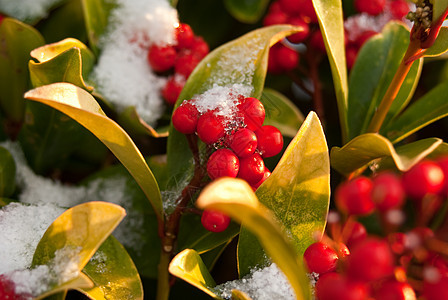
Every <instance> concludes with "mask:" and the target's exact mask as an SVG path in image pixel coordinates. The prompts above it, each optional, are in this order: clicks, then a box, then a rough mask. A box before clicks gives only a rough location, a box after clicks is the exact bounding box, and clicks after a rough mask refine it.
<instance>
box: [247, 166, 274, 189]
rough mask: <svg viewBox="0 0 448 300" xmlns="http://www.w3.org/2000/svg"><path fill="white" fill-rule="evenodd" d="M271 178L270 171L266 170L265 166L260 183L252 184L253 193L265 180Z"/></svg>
mask: <svg viewBox="0 0 448 300" xmlns="http://www.w3.org/2000/svg"><path fill="white" fill-rule="evenodd" d="M269 176H271V171H269V170H268V168H266V166H265V167H264V174H263V178H261V180H260V181H258V182H257V183H255V184H252V185H251V187H252V189H253V190H254V191H256V190H257V189H258V188H259V187H260V185H261V184H262V183H263V182H265V180H266V179H268V177H269Z"/></svg>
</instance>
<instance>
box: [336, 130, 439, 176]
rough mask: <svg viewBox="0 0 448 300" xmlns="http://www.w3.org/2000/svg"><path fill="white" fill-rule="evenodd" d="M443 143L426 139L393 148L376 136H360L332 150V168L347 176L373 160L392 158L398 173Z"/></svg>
mask: <svg viewBox="0 0 448 300" xmlns="http://www.w3.org/2000/svg"><path fill="white" fill-rule="evenodd" d="M441 143H442V140H441V139H437V138H429V139H424V140H419V141H416V142H413V143H409V144H407V145H405V146H402V147H400V151H398V148H397V149H395V148H394V146H393V145H392V143H391V142H390V141H389V140H388V139H386V138H385V137H383V136H381V135H379V134H376V133H366V134H363V135H360V136H358V137H356V138H354V139H353V140H351V141H350V142H348V143H347V144H345V145H344V147H342V148H339V147H333V148H332V149H331V153H330V157H331V166H332V167H333V168H334V169H335V170H336V171H338V172H339V173H341V174H344V175H348V174H350V173H351V172H354V171H355V170H357V169H359V168H362V167H365V166H367V165H368V164H369V163H372V162H373V161H375V160H376V159H384V158H387V157H391V158H392V159H393V161H394V163H395V165H396V167H397V169H398V170H400V171H402V172H404V171H407V170H409V169H410V168H411V167H412V166H413V165H414V164H416V163H417V162H418V161H420V160H421V159H422V158H423V157H425V156H426V155H428V154H429V153H431V152H432V151H433V150H434V149H436V148H437V147H438V146H439V145H440V144H441Z"/></svg>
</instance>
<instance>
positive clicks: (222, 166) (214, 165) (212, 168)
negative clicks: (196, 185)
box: [207, 149, 240, 180]
mask: <svg viewBox="0 0 448 300" xmlns="http://www.w3.org/2000/svg"><path fill="white" fill-rule="evenodd" d="M239 168H240V162H239V160H238V157H237V156H236V155H235V153H233V152H232V151H231V150H229V149H218V150H216V151H215V152H213V154H212V155H210V158H209V159H208V162H207V173H208V176H209V177H210V178H211V179H212V180H213V179H216V178H220V177H225V176H227V177H233V178H235V177H236V175H238V170H239Z"/></svg>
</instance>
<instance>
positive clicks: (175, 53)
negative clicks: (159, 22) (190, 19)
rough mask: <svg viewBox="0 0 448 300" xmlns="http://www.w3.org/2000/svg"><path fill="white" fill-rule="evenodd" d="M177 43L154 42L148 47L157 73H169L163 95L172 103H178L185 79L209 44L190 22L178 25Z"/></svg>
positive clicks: (150, 58)
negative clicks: (161, 43)
mask: <svg viewBox="0 0 448 300" xmlns="http://www.w3.org/2000/svg"><path fill="white" fill-rule="evenodd" d="M175 32H176V44H175V45H156V44H153V45H152V46H150V47H149V49H148V56H147V58H148V63H149V65H150V66H151V68H152V69H153V70H154V71H155V72H157V73H163V74H165V73H166V74H169V75H168V76H169V77H168V81H167V82H166V84H165V86H164V87H163V89H162V96H163V98H164V99H165V100H166V102H167V103H168V104H170V105H174V103H176V100H177V98H178V97H179V94H180V92H181V91H182V88H183V87H184V85H185V81H186V80H187V78H188V77H189V76H190V74H191V72H193V70H194V68H195V67H196V65H197V64H198V63H199V62H200V61H201V60H202V59H203V58H204V57H205V56H206V55H207V54H208V52H209V47H208V44H207V43H206V42H205V41H204V40H203V39H202V38H201V37H200V36H196V35H195V34H194V32H193V30H192V29H191V27H190V26H189V25H188V24H185V23H181V24H179V26H178V27H176V30H175Z"/></svg>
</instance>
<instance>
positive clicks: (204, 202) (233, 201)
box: [196, 178, 311, 299]
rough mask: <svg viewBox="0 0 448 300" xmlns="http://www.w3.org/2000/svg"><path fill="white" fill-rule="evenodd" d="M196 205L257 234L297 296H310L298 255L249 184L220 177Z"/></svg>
mask: <svg viewBox="0 0 448 300" xmlns="http://www.w3.org/2000/svg"><path fill="white" fill-rule="evenodd" d="M196 205H197V206H198V207H199V208H200V209H209V210H218V211H222V212H223V213H225V214H227V215H229V216H230V217H231V218H232V219H234V220H236V221H238V222H240V223H242V225H243V226H245V227H246V228H248V229H249V230H250V231H251V232H252V233H253V234H254V235H256V236H257V238H258V240H259V241H260V243H261V245H262V246H263V248H264V250H265V251H266V253H267V254H268V255H269V256H270V257H271V258H272V260H273V261H274V262H275V263H276V264H277V266H278V267H279V268H280V269H281V270H282V271H283V273H284V274H285V275H286V277H287V278H288V280H289V282H290V283H291V286H292V287H293V289H294V291H295V293H296V296H297V299H310V297H311V291H310V286H309V279H308V277H307V275H306V272H305V269H304V267H303V264H302V258H301V256H300V255H298V253H297V252H296V250H295V249H294V246H293V245H292V244H291V242H290V240H288V238H287V236H288V235H287V234H286V233H285V232H284V231H283V230H282V229H281V225H280V223H279V222H278V221H277V219H276V218H275V216H274V214H273V212H272V211H271V210H269V209H268V208H267V207H266V206H264V205H263V204H261V203H260V202H259V201H258V199H257V197H256V196H255V193H254V192H253V190H252V188H251V187H250V186H249V184H248V183H247V182H246V181H244V180H242V179H235V178H220V179H217V180H215V181H213V182H211V183H210V184H209V185H207V186H206V187H205V188H204V189H203V190H202V192H201V194H200V195H199V198H198V199H197V201H196Z"/></svg>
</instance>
